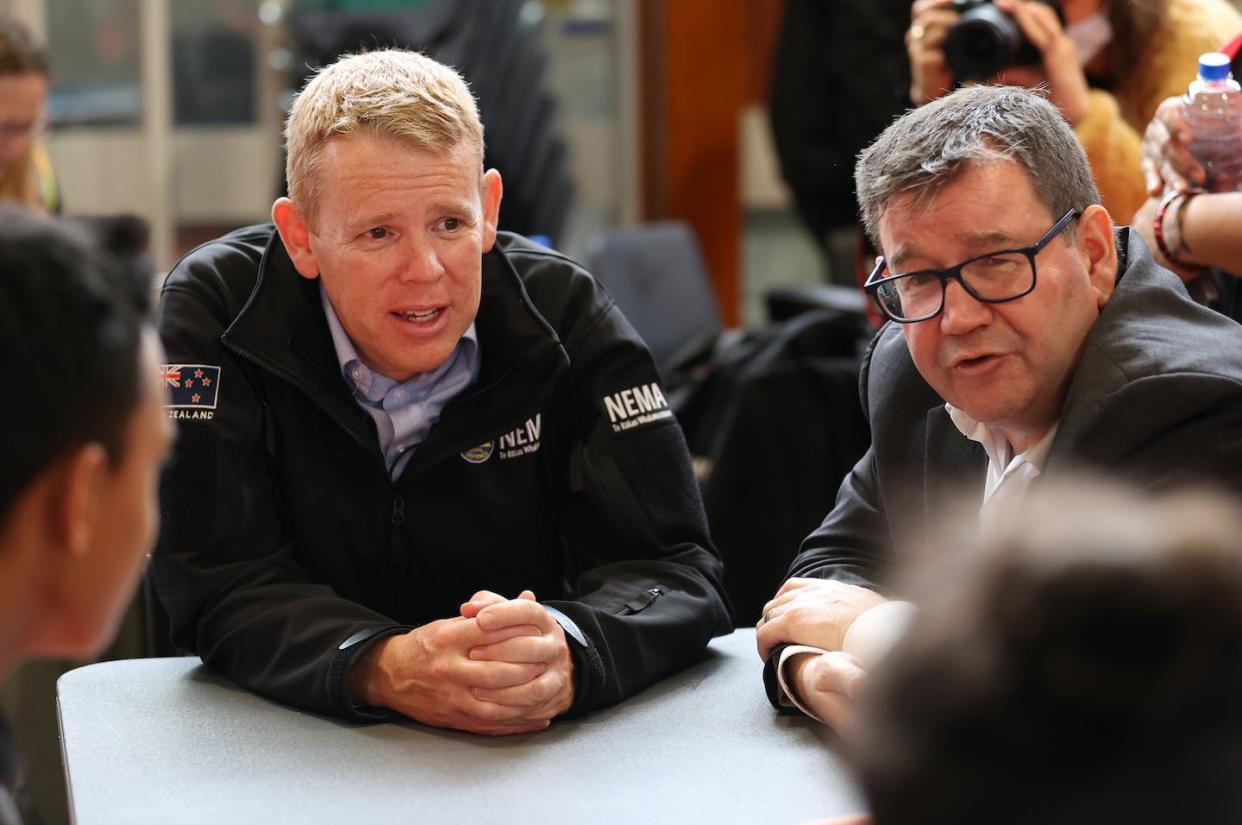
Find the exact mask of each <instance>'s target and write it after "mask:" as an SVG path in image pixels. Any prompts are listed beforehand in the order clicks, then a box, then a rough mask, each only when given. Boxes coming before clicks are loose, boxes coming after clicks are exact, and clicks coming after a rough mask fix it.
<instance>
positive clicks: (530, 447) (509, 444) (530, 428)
mask: <svg viewBox="0 0 1242 825" xmlns="http://www.w3.org/2000/svg"><path fill="white" fill-rule="evenodd" d="M542 430H543V413H536V414H535V417H534V418H528V419H526V423H525V424H523V425H522V426H520V427H518V428H517V429H516V430H512V431H511V432H507V433H505V434H504V435H502V436H501V437H500V445H499V449H500V457H501V458H502V459H505V458H517V457H518V456H523V455H529V454H531V453H534V452H538V451H539V433H540V431H542Z"/></svg>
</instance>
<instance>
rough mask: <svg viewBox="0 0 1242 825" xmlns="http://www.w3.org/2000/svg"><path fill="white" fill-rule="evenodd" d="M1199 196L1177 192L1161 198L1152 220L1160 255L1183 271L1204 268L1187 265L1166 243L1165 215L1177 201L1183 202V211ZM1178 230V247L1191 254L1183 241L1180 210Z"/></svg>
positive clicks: (1179, 211) (1152, 228) (1193, 193)
mask: <svg viewBox="0 0 1242 825" xmlns="http://www.w3.org/2000/svg"><path fill="white" fill-rule="evenodd" d="M1197 194H1198V192H1177V191H1173V192H1170V193H1169V194H1167V195H1165V196H1164V197H1163V198H1161V200H1160V204H1159V205H1158V206H1157V207H1156V214H1155V216H1154V217H1153V218H1152V221H1151V231H1152V235H1154V236H1155V238H1156V248H1157V249H1159V250H1160V254H1161V255H1163V256H1164V259H1165V260H1166V261H1168V262H1169V263H1171V264H1174V265H1176V266H1179V267H1181V268H1182V269H1202V268H1203V267H1200V266H1196V265H1195V264H1191V263H1187V262H1185V261H1183V260H1182V259H1181V258H1180V257H1179V256H1178V255H1177V254H1175V253H1174V252H1173V250H1172V249H1170V248H1169V244H1168V242H1167V241H1165V238H1164V213H1165V212H1166V211H1168V208H1169V207H1170V206H1172V205H1173V202H1174V201H1177V200H1181V201H1182V206H1181V209H1185V208H1186V202H1187V201H1189V200H1190V199H1191V198H1193V197H1194V196H1195V195H1197ZM1177 229H1178V236H1179V237H1178V245H1179V246H1182V247H1183V248H1185V249H1186V251H1187V252H1189V251H1190V249H1189V248H1187V247H1185V242H1184V241H1182V240H1181V234H1182V233H1181V229H1182V215H1181V210H1180V209H1179V210H1178V215H1177Z"/></svg>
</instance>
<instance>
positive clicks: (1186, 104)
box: [1182, 52, 1242, 192]
mask: <svg viewBox="0 0 1242 825" xmlns="http://www.w3.org/2000/svg"><path fill="white" fill-rule="evenodd" d="M1182 113H1183V115H1184V116H1185V118H1186V122H1187V123H1188V124H1189V125H1190V130H1191V134H1192V135H1193V137H1192V140H1191V142H1190V153H1191V154H1192V155H1194V156H1195V159H1196V160H1198V161H1199V163H1201V164H1203V169H1204V171H1205V172H1207V181H1206V182H1205V184H1204V188H1206V189H1207V190H1208V191H1209V192H1233V191H1236V190H1239V189H1242V86H1239V85H1238V82H1237V81H1236V80H1234V79H1233V75H1232V74H1230V73H1229V56H1228V55H1226V54H1222V53H1220V52H1208V53H1207V54H1204V55H1202V56H1200V57H1199V77H1198V78H1196V79H1195V80H1194V81H1193V82H1192V83H1191V84H1190V88H1189V89H1188V90H1187V91H1186V96H1185V97H1183V98H1182Z"/></svg>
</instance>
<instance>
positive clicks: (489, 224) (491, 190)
mask: <svg viewBox="0 0 1242 825" xmlns="http://www.w3.org/2000/svg"><path fill="white" fill-rule="evenodd" d="M482 195H483V251H484V252H490V251H491V249H492V246H494V245H495V243H496V228H497V227H498V226H499V225H500V199H501V197H502V196H503V195H504V184H503V183H502V182H501V180H500V173H499V172H497V171H496V170H495V169H488V170H487V172H485V173H484V174H483V192H482Z"/></svg>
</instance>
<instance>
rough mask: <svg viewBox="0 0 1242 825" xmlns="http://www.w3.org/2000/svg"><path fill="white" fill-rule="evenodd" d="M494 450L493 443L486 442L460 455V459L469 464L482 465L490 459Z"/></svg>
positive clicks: (494, 443)
mask: <svg viewBox="0 0 1242 825" xmlns="http://www.w3.org/2000/svg"><path fill="white" fill-rule="evenodd" d="M495 449H496V442H495V441H487V442H485V443H483V444H480V445H479V446H477V447H471V448H470V449H469V450H466V451H465V452H463V453H462V454H461V457H462V458H464V459H466V461H469V462H470V463H471V464H482V463H483V462H484V461H487V460H488V459H489V458H491V457H492V451H493V450H495Z"/></svg>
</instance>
